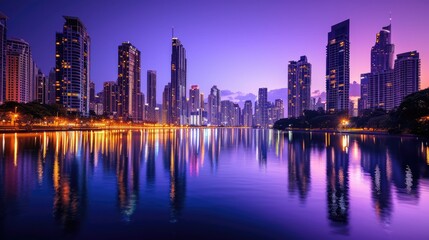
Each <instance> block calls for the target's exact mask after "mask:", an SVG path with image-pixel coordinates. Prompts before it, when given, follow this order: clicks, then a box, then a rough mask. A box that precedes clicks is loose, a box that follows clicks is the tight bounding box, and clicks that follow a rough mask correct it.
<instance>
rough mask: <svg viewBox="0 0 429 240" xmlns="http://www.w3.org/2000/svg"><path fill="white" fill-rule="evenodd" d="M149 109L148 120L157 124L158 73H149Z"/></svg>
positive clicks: (152, 71) (149, 71)
mask: <svg viewBox="0 0 429 240" xmlns="http://www.w3.org/2000/svg"><path fill="white" fill-rule="evenodd" d="M147 107H148V111H147V113H148V116H147V120H148V121H150V122H157V119H158V118H157V116H156V112H155V108H156V71H154V70H148V71H147Z"/></svg>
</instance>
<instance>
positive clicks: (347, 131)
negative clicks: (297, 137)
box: [0, 126, 424, 138]
mask: <svg viewBox="0 0 429 240" xmlns="http://www.w3.org/2000/svg"><path fill="white" fill-rule="evenodd" d="M215 128H220V129H222V128H243V129H260V128H251V127H207V126H182V127H179V126H169V127H161V126H160V127H155V126H127V127H72V128H70V127H40V128H39V127H36V128H34V127H33V128H31V129H25V128H18V127H17V128H2V127H0V134H6V133H39V132H69V131H108V130H151V129H158V130H162V129H163V130H173V129H215ZM271 129H273V130H277V131H282V132H288V131H292V132H309V133H312V132H316V133H339V134H365V135H377V136H400V137H423V138H424V136H419V135H414V134H390V133H389V132H388V131H387V130H364V129H342V130H339V129H284V130H280V129H275V128H271Z"/></svg>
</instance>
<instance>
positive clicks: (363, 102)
mask: <svg viewBox="0 0 429 240" xmlns="http://www.w3.org/2000/svg"><path fill="white" fill-rule="evenodd" d="M370 77H371V73H363V74H361V75H360V98H359V106H358V109H359V114H360V113H362V111H363V110H364V109H368V108H369V102H368V97H369V91H368V87H369V78H370Z"/></svg>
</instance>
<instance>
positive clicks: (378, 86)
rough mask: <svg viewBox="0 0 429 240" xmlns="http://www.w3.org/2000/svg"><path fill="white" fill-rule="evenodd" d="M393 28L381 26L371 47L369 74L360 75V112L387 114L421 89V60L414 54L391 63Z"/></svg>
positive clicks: (412, 52)
mask: <svg viewBox="0 0 429 240" xmlns="http://www.w3.org/2000/svg"><path fill="white" fill-rule="evenodd" d="M391 37H392V25H391V24H390V25H388V26H386V27H383V28H382V29H381V31H380V32H379V33H377V35H376V39H375V45H374V46H373V47H372V48H371V72H369V73H364V74H361V97H360V99H359V112H360V113H362V112H363V110H365V109H372V110H374V109H383V110H386V111H390V110H392V109H394V108H395V107H398V106H399V105H400V104H401V102H402V100H403V99H404V98H405V97H406V96H407V95H409V94H411V93H414V92H417V91H419V90H420V57H419V53H418V52H417V51H411V52H406V53H401V54H398V55H397V56H396V60H395V61H393V58H394V52H395V45H394V44H392V41H391Z"/></svg>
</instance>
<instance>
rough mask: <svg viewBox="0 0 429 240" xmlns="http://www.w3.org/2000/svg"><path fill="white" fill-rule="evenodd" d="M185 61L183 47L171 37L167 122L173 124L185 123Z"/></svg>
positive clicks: (177, 40)
mask: <svg viewBox="0 0 429 240" xmlns="http://www.w3.org/2000/svg"><path fill="white" fill-rule="evenodd" d="M186 61H187V60H186V50H185V48H184V47H183V45H182V43H181V42H180V40H179V39H178V38H176V37H173V38H172V49H171V96H170V98H171V100H170V106H169V107H170V110H169V112H170V116H169V122H168V123H170V124H174V125H184V124H187V114H186V104H187V103H186V69H187V63H186Z"/></svg>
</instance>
